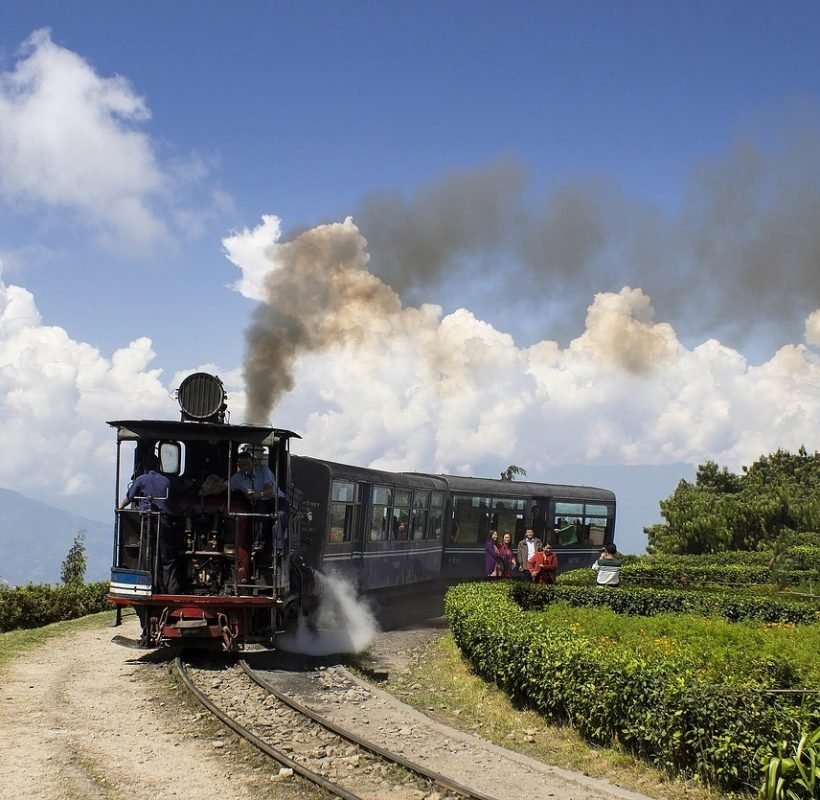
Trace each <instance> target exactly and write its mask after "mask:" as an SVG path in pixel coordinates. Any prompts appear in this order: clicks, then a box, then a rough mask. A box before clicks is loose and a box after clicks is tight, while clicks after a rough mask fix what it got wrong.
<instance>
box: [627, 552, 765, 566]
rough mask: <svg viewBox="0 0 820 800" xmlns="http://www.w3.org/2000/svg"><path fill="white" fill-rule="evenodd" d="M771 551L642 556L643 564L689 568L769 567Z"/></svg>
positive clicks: (641, 561)
mask: <svg viewBox="0 0 820 800" xmlns="http://www.w3.org/2000/svg"><path fill="white" fill-rule="evenodd" d="M772 555H773V554H772V551H771V550H724V551H723V552H722V553H702V554H700V555H692V554H690V553H686V554H683V555H674V554H671V553H653V554H652V555H650V556H641V557H640V563H641V564H680V565H687V566H695V567H697V566H712V567H728V566H731V565H738V564H740V565H750V566H756V567H768V566H769V563H770V562H771V560H772Z"/></svg>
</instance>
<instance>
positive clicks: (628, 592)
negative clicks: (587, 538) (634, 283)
mask: <svg viewBox="0 0 820 800" xmlns="http://www.w3.org/2000/svg"><path fill="white" fill-rule="evenodd" d="M511 597H512V599H513V600H515V602H516V603H518V604H519V605H520V606H521V607H522V608H523V609H525V610H528V611H535V610H541V609H544V608H546V607H547V606H548V605H549V604H550V603H552V602H555V601H558V600H562V601H564V602H566V603H569V604H570V605H572V606H576V607H577V606H606V607H608V608H611V609H612V610H613V611H615V612H616V613H618V614H626V615H628V616H642V617H652V616H655V615H657V614H667V613H680V614H700V615H703V616H709V615H714V616H720V617H723V619H725V620H728V621H729V622H740V621H743V620H758V621H761V622H786V623H791V624H798V623H801V624H810V623H813V622H820V604H819V603H815V602H810V601H800V600H783V599H779V598H776V597H769V596H765V595H763V596H761V595H756V594H752V593H750V592H742V591H732V592H727V591H714V592H707V591H686V590H683V589H652V588H641V587H630V586H619V587H618V588H617V589H610V588H603V587H598V586H590V587H586V586H566V585H561V584H558V585H555V586H544V585H541V586H539V585H535V584H530V583H523V582H518V583H515V584H514V585H513V586H512V588H511Z"/></svg>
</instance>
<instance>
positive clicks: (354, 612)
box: [276, 572, 379, 656]
mask: <svg viewBox="0 0 820 800" xmlns="http://www.w3.org/2000/svg"><path fill="white" fill-rule="evenodd" d="M315 576H316V580H317V583H318V586H319V590H320V592H321V602H320V604H319V608H318V610H317V612H316V617H315V619H313V620H307V619H305V617H300V618H299V623H298V628H297V630H295V631H290V632H288V633H285V634H283V635H282V636H280V637H278V638H277V640H276V644H277V646H278V647H279V648H280V649H281V650H284V651H286V652H288V653H301V654H303V655H309V656H329V655H336V654H337V653H361V652H363V651H365V650H367V648H368V647H369V646H370V644H371V643H372V642H373V639H375V637H376V634H377V633H378V632H379V626H378V624H377V623H376V620H375V618H374V617H373V613H372V612H371V611H370V609H369V608H368V606H367V604H366V603H365V601H364V600H362V599H360V598H357V597H356V591H355V589H354V588H353V586H351V584H349V583H348V582H347V581H345V580H343V579H342V578H340V577H339V576H337V575H323V574H322V573H320V572H317V573H315Z"/></svg>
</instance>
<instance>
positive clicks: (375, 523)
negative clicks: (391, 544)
mask: <svg viewBox="0 0 820 800" xmlns="http://www.w3.org/2000/svg"><path fill="white" fill-rule="evenodd" d="M392 505H393V490H392V489H390V488H388V487H387V486H374V487H373V492H372V495H371V500H370V541H371V542H384V541H387V539H388V538H389V530H390V526H389V525H388V520H389V519H390V506H392Z"/></svg>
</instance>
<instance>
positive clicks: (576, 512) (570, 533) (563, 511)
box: [553, 503, 584, 547]
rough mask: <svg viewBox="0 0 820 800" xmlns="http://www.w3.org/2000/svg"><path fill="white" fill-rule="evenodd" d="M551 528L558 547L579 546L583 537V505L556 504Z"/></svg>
mask: <svg viewBox="0 0 820 800" xmlns="http://www.w3.org/2000/svg"><path fill="white" fill-rule="evenodd" d="M553 527H554V529H555V536H556V540H557V542H558V545H559V546H560V547H569V546H571V545H577V544H580V543H581V542H582V541H583V536H584V504H583V503H556V504H555V520H554V524H553Z"/></svg>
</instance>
